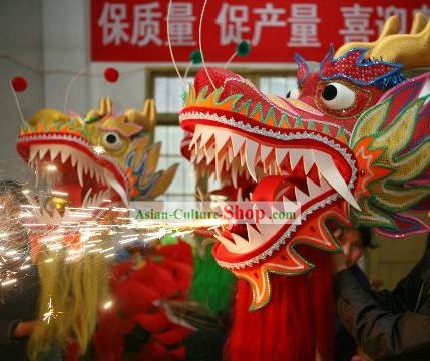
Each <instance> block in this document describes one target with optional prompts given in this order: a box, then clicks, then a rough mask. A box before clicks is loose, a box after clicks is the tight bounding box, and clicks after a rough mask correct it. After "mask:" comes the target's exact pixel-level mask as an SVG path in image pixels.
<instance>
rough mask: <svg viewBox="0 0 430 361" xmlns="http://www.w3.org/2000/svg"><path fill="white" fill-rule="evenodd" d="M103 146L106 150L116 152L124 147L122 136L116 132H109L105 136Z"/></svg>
mask: <svg viewBox="0 0 430 361" xmlns="http://www.w3.org/2000/svg"><path fill="white" fill-rule="evenodd" d="M103 144H104V145H105V147H106V148H108V149H112V150H116V149H118V148H119V147H121V145H122V141H121V138H120V136H119V135H118V134H117V133H115V132H108V133H106V134H104V135H103Z"/></svg>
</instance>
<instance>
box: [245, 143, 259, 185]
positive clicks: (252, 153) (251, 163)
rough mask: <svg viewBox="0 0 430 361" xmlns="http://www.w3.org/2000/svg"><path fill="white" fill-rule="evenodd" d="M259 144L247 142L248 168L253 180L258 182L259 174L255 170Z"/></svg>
mask: <svg viewBox="0 0 430 361" xmlns="http://www.w3.org/2000/svg"><path fill="white" fill-rule="evenodd" d="M258 147H259V145H258V143H257V142H254V141H252V140H249V139H247V140H246V164H247V166H248V171H249V173H250V174H251V176H252V178H253V179H254V180H255V181H257V173H256V169H255V158H256V155H257V151H258Z"/></svg>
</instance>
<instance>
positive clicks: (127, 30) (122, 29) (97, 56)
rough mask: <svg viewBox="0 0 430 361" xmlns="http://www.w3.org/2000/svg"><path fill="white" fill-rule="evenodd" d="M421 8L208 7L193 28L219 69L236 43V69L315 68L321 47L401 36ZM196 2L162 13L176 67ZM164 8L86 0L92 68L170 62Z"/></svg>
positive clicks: (354, 2)
mask: <svg viewBox="0 0 430 361" xmlns="http://www.w3.org/2000/svg"><path fill="white" fill-rule="evenodd" d="M427 4H428V2H427V1H425V0H423V1H410V0H402V1H401V0H397V1H396V0H378V1H377V2H375V1H373V0H331V1H327V0H324V1H323V0H320V1H315V0H314V1H307V0H297V1H294V2H288V1H285V0H283V1H279V0H273V1H262V0H225V1H219V0H216V1H208V2H207V5H206V9H205V12H204V16H203V20H202V27H201V43H202V51H203V54H204V58H205V61H207V62H221V63H225V62H226V61H227V60H228V59H229V58H230V56H231V55H232V54H233V53H234V52H235V49H236V46H237V44H238V43H239V42H240V41H241V40H248V41H249V42H250V43H251V44H252V51H251V53H250V54H249V55H248V56H246V57H243V58H237V59H235V61H236V62H258V63H284V62H292V61H293V56H294V53H295V52H298V53H300V54H301V55H302V56H304V57H305V58H306V59H308V60H317V61H320V60H322V58H323V57H324V55H325V54H326V53H327V51H328V48H329V45H330V44H333V45H334V46H335V48H336V47H339V46H340V45H342V44H343V43H345V42H349V41H369V40H370V41H372V40H374V39H376V38H377V36H378V34H379V31H380V29H381V27H382V25H383V23H384V20H385V19H386V18H388V17H389V16H391V15H398V16H399V18H400V25H401V32H409V31H410V27H411V24H412V17H413V14H414V12H415V11H418V10H419V11H421V12H422V13H423V14H424V15H426V16H427V17H429V16H430V7H429V5H427ZM202 6H203V1H202V0H197V1H191V0H189V1H185V0H178V1H173V2H172V7H171V9H170V21H169V23H170V24H169V26H170V31H169V35H170V42H171V44H172V48H173V53H174V56H175V59H176V61H188V58H189V55H190V53H191V52H192V51H193V50H194V49H198V48H199V23H200V16H201V14H202ZM167 8H168V0H158V1H151V0H147V1H143V0H111V1H108V0H91V59H92V60H93V61H138V62H170V61H171V60H170V55H169V50H168V46H167V30H166V27H167V24H166V22H167Z"/></svg>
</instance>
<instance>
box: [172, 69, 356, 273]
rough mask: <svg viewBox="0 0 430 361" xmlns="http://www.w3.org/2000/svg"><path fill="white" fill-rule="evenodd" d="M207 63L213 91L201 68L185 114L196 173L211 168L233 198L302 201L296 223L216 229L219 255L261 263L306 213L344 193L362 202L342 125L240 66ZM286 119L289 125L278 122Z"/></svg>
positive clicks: (232, 261) (239, 263) (236, 263)
mask: <svg viewBox="0 0 430 361" xmlns="http://www.w3.org/2000/svg"><path fill="white" fill-rule="evenodd" d="M209 71H210V72H211V71H212V78H213V79H215V82H216V85H215V87H216V88H217V89H216V90H214V91H213V92H212V93H208V90H207V89H208V86H207V83H208V81H206V83H205V81H204V80H202V77H204V76H205V75H204V74H201V73H200V75H199V74H197V77H196V80H195V82H194V87H192V88H191V89H190V92H189V93H188V95H187V97H186V104H185V107H184V108H183V110H182V111H181V114H180V121H181V126H182V127H183V129H184V130H185V131H187V132H188V133H190V134H192V137H191V135H190V136H188V137H187V138H186V140H185V141H184V143H183V144H187V148H188V149H186V148H185V153H188V154H187V155H188V158H189V159H190V161H191V162H192V163H193V164H194V165H195V168H196V170H197V173H198V174H204V175H206V176H209V175H214V176H215V178H216V179H218V180H219V181H221V183H222V185H223V189H222V190H221V191H218V192H217V194H222V193H223V194H224V195H228V196H229V198H230V199H231V200H238V201H241V200H249V201H250V202H284V204H285V209H284V210H282V209H281V210H280V211H287V207H288V206H289V205H290V204H291V202H293V203H295V202H299V204H300V210H301V216H300V217H299V218H298V219H296V221H295V222H294V223H293V224H275V223H274V224H256V225H255V226H251V225H249V224H247V225H234V226H229V227H228V228H227V229H222V230H218V231H217V234H215V235H214V237H216V238H217V239H218V240H219V241H220V242H221V245H220V244H219V245H218V246H217V248H216V249H215V256H216V258H217V260H218V262H219V263H221V264H223V265H224V266H226V267H229V268H237V267H239V268H241V267H245V266H249V265H252V264H253V263H258V262H259V261H260V260H261V259H262V258H264V257H265V256H267V254H272V253H273V252H274V250H276V249H279V247H280V246H281V245H282V244H286V243H288V242H287V240H288V239H290V238H291V237H292V235H293V234H294V235H296V234H297V233H298V232H299V230H300V227H301V222H302V221H303V220H305V219H307V218H309V217H313V216H316V215H317V214H318V210H320V209H322V208H323V207H325V206H327V205H328V204H331V203H334V202H336V201H338V200H340V199H342V198H343V199H345V200H346V201H347V202H348V203H349V204H351V205H352V206H354V207H357V208H358V205H357V203H356V201H355V199H354V197H353V195H352V191H353V188H354V182H355V180H356V164H355V160H354V155H353V154H352V153H351V151H350V150H349V148H348V147H347V146H346V144H345V143H346V139H345V135H344V133H342V132H341V129H330V128H329V126H328V125H321V124H315V123H314V122H312V121H307V120H306V119H304V118H301V117H300V116H297V115H294V112H293V114H291V112H289V109H291V108H293V107H296V109H297V103H296V104H294V105H293V104H289V103H288V101H286V100H282V102H283V103H284V104H285V107H281V105H280V103H281V101H276V102H275V100H273V98H272V99H271V98H269V97H267V96H265V95H264V94H263V93H261V92H259V91H258V90H257V89H256V88H255V87H253V86H252V85H251V84H249V83H248V82H247V81H244V80H243V79H242V78H239V77H238V76H237V75H235V74H232V73H229V72H227V71H221V72H220V71H218V70H211V69H209ZM214 72H215V73H214ZM255 109H258V111H256V110H255ZM309 112H310V110H309V109H308V108H307V113H309ZM269 118H270V119H269ZM268 119H269V120H270V121H268ZM281 119H284V120H285V119H287V120H288V124H289V126H281V125H280V120H281ZM336 133H337V134H336ZM339 134H342V136H339Z"/></svg>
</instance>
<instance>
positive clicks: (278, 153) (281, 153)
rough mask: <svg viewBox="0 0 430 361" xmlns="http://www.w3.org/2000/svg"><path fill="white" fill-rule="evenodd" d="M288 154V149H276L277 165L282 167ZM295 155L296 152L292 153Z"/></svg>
mask: <svg viewBox="0 0 430 361" xmlns="http://www.w3.org/2000/svg"><path fill="white" fill-rule="evenodd" d="M287 153H288V149H287V148H276V149H275V156H276V157H275V158H276V163H277V165H279V166H280V165H281V164H282V162H283V161H284V159H285V157H286V156H287ZM292 153H294V152H292Z"/></svg>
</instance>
